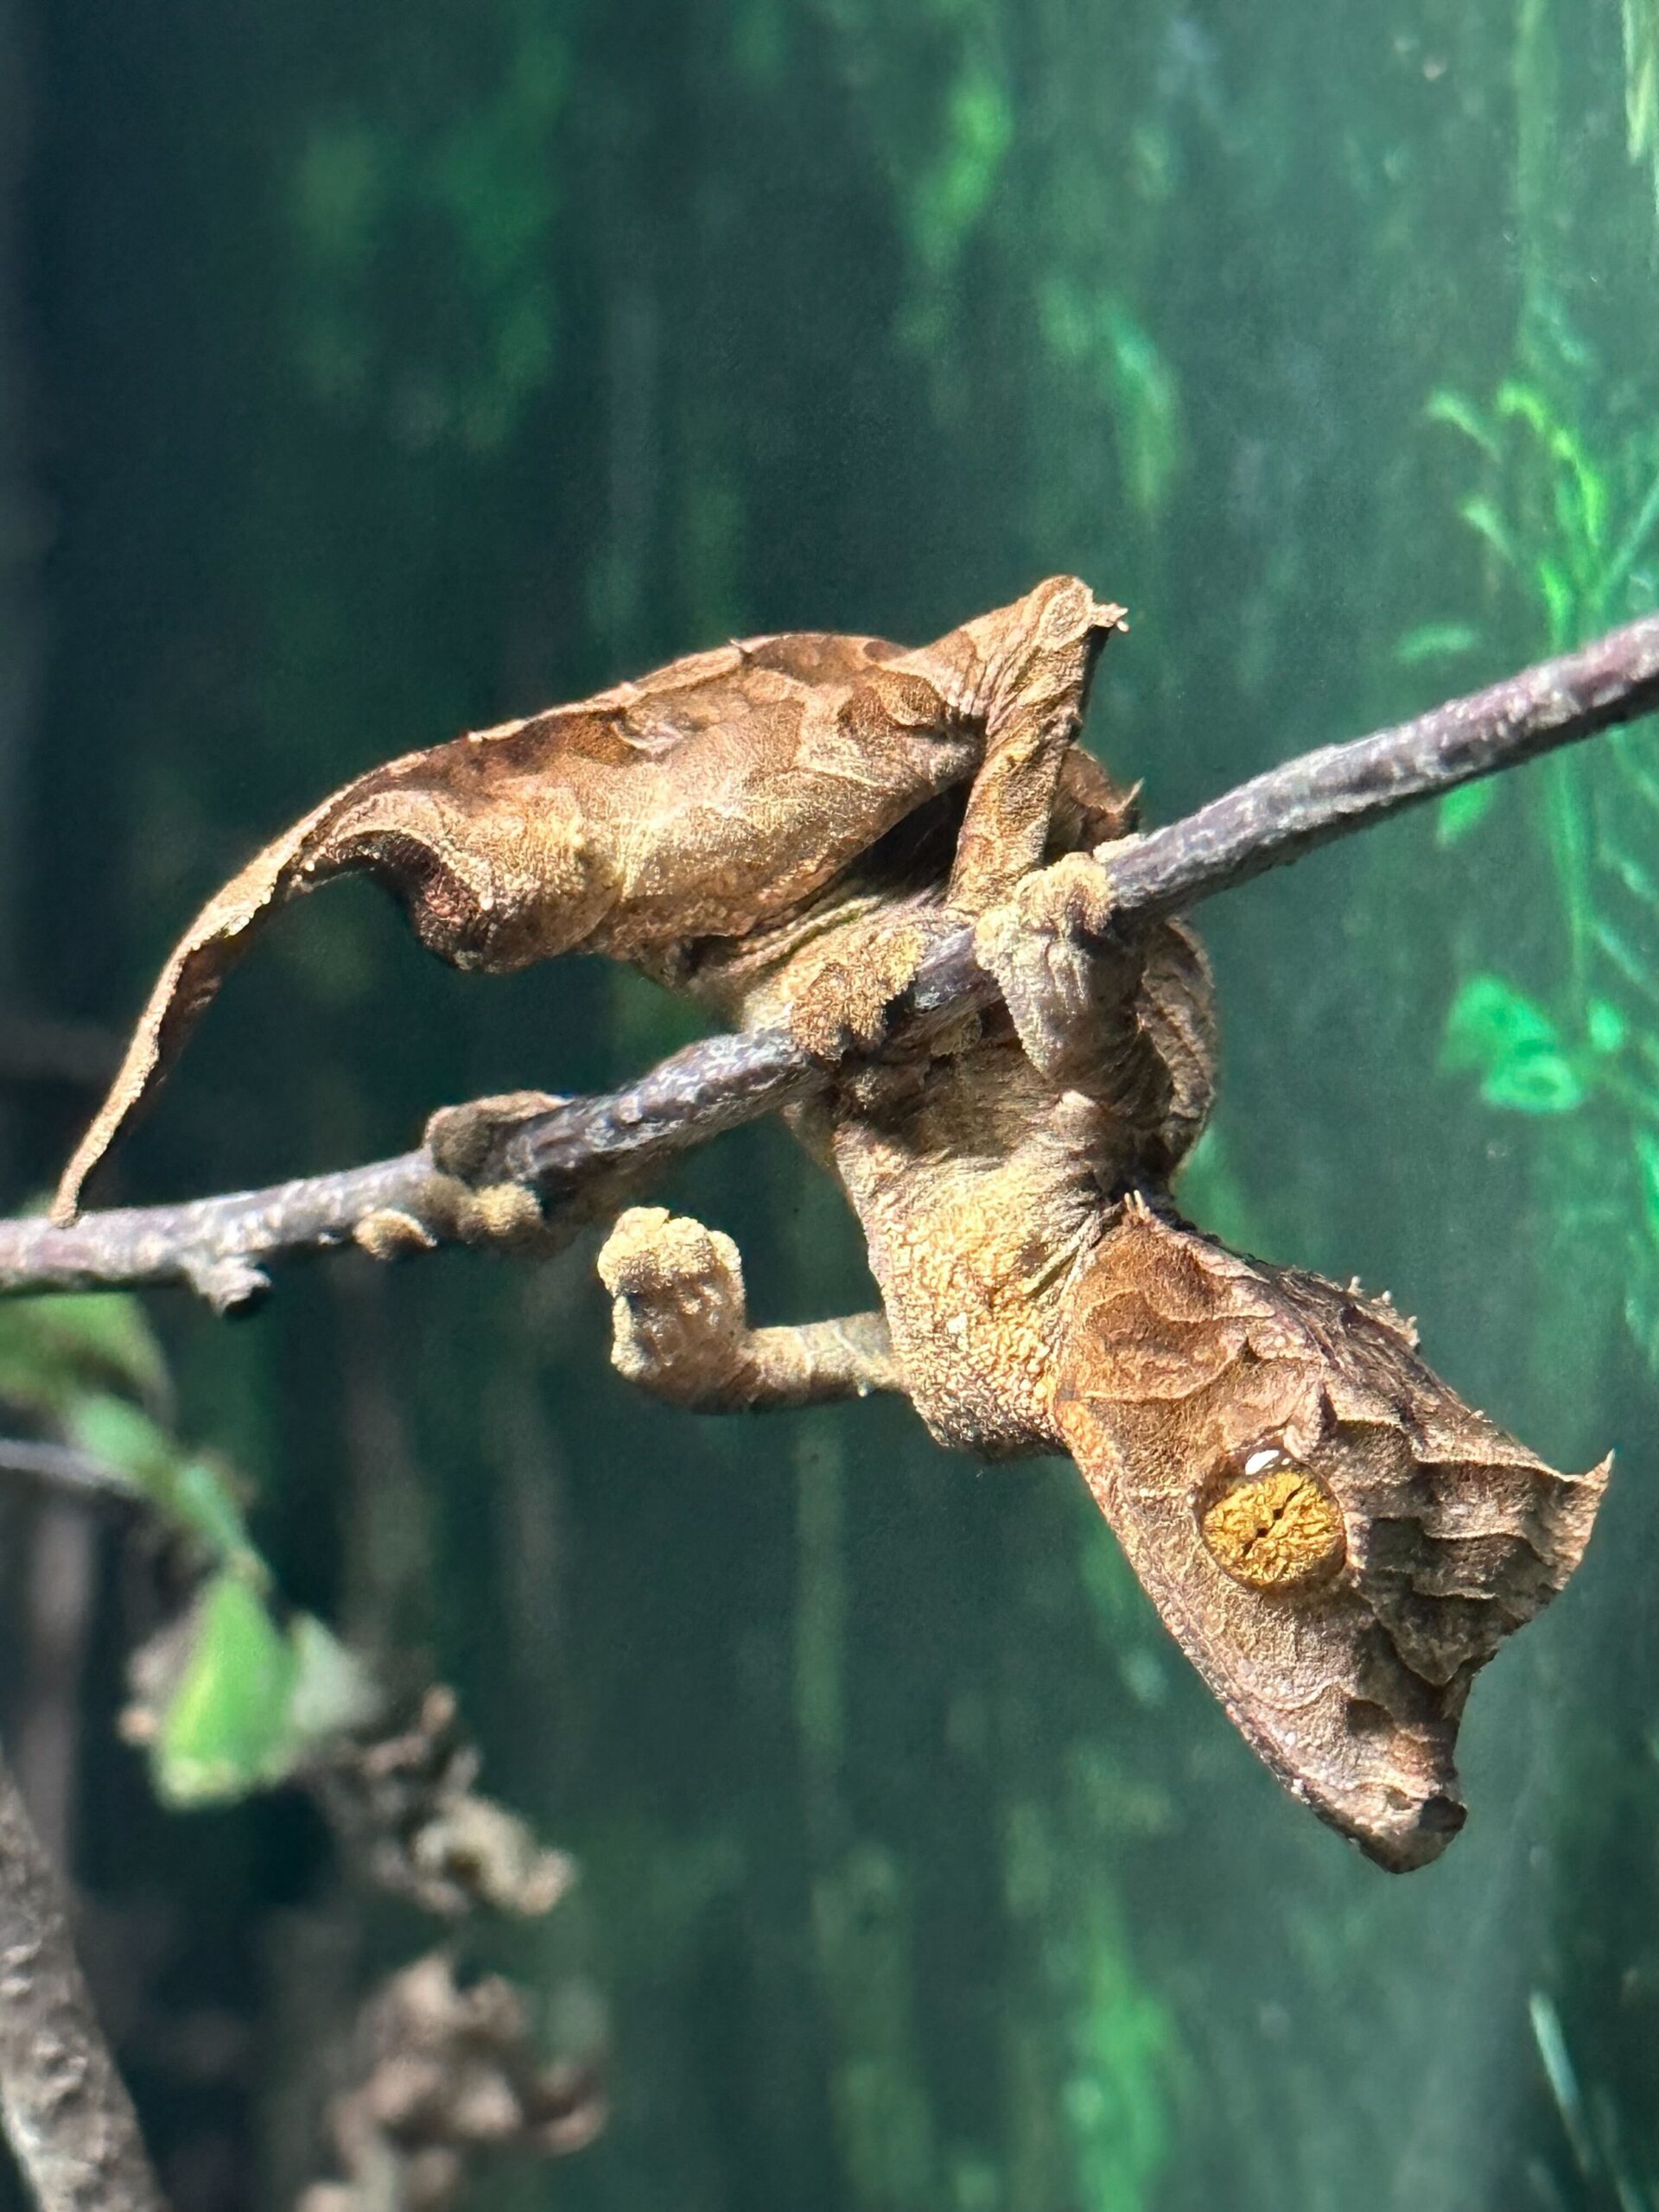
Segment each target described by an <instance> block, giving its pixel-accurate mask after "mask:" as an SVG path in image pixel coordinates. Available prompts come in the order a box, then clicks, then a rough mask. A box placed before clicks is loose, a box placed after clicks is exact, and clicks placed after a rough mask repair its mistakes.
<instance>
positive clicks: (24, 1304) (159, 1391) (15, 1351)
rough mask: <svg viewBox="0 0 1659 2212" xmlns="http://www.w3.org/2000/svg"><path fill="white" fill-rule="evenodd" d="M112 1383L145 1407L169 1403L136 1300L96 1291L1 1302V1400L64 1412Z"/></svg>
mask: <svg viewBox="0 0 1659 2212" xmlns="http://www.w3.org/2000/svg"><path fill="white" fill-rule="evenodd" d="M111 1383H112V1384H115V1385H117V1386H118V1387H119V1388H120V1389H124V1390H126V1391H127V1392H129V1393H130V1395H133V1396H134V1397H137V1398H139V1399H141V1400H143V1402H145V1403H146V1404H149V1405H160V1404H162V1403H164V1402H165V1401H166V1397H167V1388H168V1383H167V1367H166V1363H165V1362H164V1361H163V1359H162V1352H161V1347H160V1345H159V1344H157V1343H156V1338H155V1337H154V1336H153V1335H152V1334H151V1332H150V1329H149V1323H148V1322H147V1321H146V1320H145V1319H144V1317H143V1312H142V1310H141V1309H140V1307H139V1306H138V1303H137V1300H136V1299H131V1298H127V1297H124V1296H122V1295H120V1294H118V1293H115V1292H104V1291H99V1292H95V1293H90V1294H87V1295H86V1296H85V1297H81V1298H30V1299H17V1300H12V1301H9V1302H8V1303H7V1304H6V1305H5V1306H3V1307H0V1398H4V1399H6V1400H8V1401H9V1402H11V1403H12V1404H14V1405H22V1406H29V1407H31V1408H35V1409H37V1410H39V1411H41V1412H42V1413H50V1414H61V1413H63V1412H64V1411H65V1410H66V1409H67V1408H68V1407H69V1405H71V1404H72V1403H73V1400H74V1399H75V1398H76V1396H77V1395H79V1393H80V1392H81V1391H83V1390H85V1389H88V1388H89V1387H91V1386H92V1385H95V1384H104V1385H106V1386H107V1385H109V1384H111Z"/></svg>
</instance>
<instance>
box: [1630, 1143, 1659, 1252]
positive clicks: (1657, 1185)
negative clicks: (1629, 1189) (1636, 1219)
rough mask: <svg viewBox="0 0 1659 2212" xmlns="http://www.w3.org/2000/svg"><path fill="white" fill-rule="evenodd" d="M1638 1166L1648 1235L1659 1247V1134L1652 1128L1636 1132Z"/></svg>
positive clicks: (1657, 1247) (1656, 1246) (1658, 1247)
mask: <svg viewBox="0 0 1659 2212" xmlns="http://www.w3.org/2000/svg"><path fill="white" fill-rule="evenodd" d="M1635 1144H1636V1168H1637V1176H1638V1178H1639V1179H1640V1181H1641V1185H1642V1211H1643V1215H1644V1217H1645V1218H1646V1220H1647V1224H1648V1235H1649V1237H1651V1239H1652V1240H1653V1243H1654V1246H1655V1248H1656V1249H1659V1136H1655V1135H1654V1134H1653V1132H1652V1130H1651V1129H1638V1130H1637V1132H1636V1138H1635Z"/></svg>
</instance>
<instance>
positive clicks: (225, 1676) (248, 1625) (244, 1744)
mask: <svg viewBox="0 0 1659 2212" xmlns="http://www.w3.org/2000/svg"><path fill="white" fill-rule="evenodd" d="M190 1625H191V1630H192V1633H191V1637H190V1642H189V1649H188V1655H187V1656H186V1658H185V1660H184V1663H183V1667H182V1669H181V1674H180V1675H179V1679H178V1681H177V1684H176V1687H175V1689H174V1691H173V1694H172V1696H171V1697H170V1698H169V1699H168V1704H167V1707H166V1710H165V1711H164V1712H163V1713H162V1718H161V1725H160V1727H159V1729H158V1731H157V1733H156V1742H155V1745H154V1748H153V1750H152V1752H151V1770H152V1774H153V1777H154V1780H155V1784H156V1795H157V1796H159V1797H160V1798H161V1799H162V1802H163V1803H165V1804H168V1805H175V1806H181V1807H183V1806H189V1805H207V1804H213V1803H224V1802H227V1801H229V1800H232V1799H235V1798H238V1797H242V1796H246V1795H247V1793H248V1792H249V1791H250V1790H251V1789H257V1788H258V1787H259V1786H260V1785H261V1784H262V1783H266V1782H269V1781H271V1780H273V1779H275V1778H277V1777H279V1776H280V1775H281V1774H282V1773H283V1772H284V1771H286V1766H287V1763H288V1762H287V1757H286V1753H287V1745H288V1742H289V1707H290V1704H291V1700H292V1696H293V1690H294V1684H295V1680H296V1674H297V1671H298V1665H297V1662H296V1657H295V1653H294V1649H293V1646H292V1645H291V1643H289V1640H288V1638H287V1637H284V1636H283V1633H282V1631H281V1630H280V1629H279V1628H278V1627H277V1624H276V1622H275V1621H274V1620H272V1618H271V1617H270V1612H269V1611H267V1610H266V1607H265V1604H264V1599H262V1598H261V1597H260V1596H259V1594H258V1592H257V1591H256V1590H253V1589H251V1587H250V1586H249V1585H248V1583H247V1582H246V1581H245V1579H244V1578H243V1577H242V1576H241V1575H240V1574H238V1573H236V1572H235V1571H234V1570H232V1569H226V1571H224V1572H223V1573H219V1574H217V1575H215V1576H214V1577H213V1580H212V1581H211V1582H209V1583H208V1584H207V1587H206V1588H205V1589H204V1590H203V1591H202V1592H201V1594H200V1597H199V1598H198V1599H197V1600H196V1603H195V1606H194V1611H193V1616H192V1620H191V1624H190Z"/></svg>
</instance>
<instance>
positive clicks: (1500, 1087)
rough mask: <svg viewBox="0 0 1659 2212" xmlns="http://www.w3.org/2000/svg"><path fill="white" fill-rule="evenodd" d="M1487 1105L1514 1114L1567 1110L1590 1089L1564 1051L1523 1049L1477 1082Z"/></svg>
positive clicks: (1563, 1111)
mask: <svg viewBox="0 0 1659 2212" xmlns="http://www.w3.org/2000/svg"><path fill="white" fill-rule="evenodd" d="M1480 1095H1481V1096H1482V1097H1483V1098H1484V1100H1485V1101H1486V1103H1487V1104H1488V1105H1489V1106H1502V1107H1506V1108H1507V1109H1509V1110H1510V1112H1512V1113H1516V1114H1570V1113H1572V1112H1573V1109H1575V1108H1576V1107H1580V1106H1582V1105H1583V1103H1584V1102H1585V1100H1586V1097H1587V1096H1589V1092H1588V1090H1587V1089H1586V1084H1585V1081H1584V1077H1582V1076H1581V1075H1580V1072H1579V1071H1578V1069H1577V1067H1576V1066H1575V1065H1573V1062H1572V1061H1571V1060H1570V1059H1568V1058H1567V1055H1566V1053H1564V1052H1523V1053H1521V1054H1519V1055H1518V1056H1517V1057H1516V1058H1515V1059H1513V1060H1510V1061H1506V1062H1505V1063H1504V1065H1503V1066H1502V1067H1498V1068H1494V1069H1493V1071H1492V1072H1491V1074H1490V1075H1489V1076H1488V1077H1486V1079H1485V1080H1484V1083H1483V1084H1481V1086H1480Z"/></svg>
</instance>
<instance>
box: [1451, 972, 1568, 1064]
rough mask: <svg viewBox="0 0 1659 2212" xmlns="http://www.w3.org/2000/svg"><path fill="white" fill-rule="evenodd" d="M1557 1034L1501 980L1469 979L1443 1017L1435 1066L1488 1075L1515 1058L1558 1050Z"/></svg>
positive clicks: (1541, 1011)
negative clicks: (1443, 1037)
mask: <svg viewBox="0 0 1659 2212" xmlns="http://www.w3.org/2000/svg"><path fill="white" fill-rule="evenodd" d="M1560 1049H1561V1033H1560V1030H1559V1029H1558V1028H1557V1027H1556V1026H1555V1024H1554V1021H1552V1020H1550V1017H1549V1016H1548V1014H1546V1013H1545V1011H1544V1009H1543V1007H1541V1006H1540V1005H1539V1004H1538V1003H1537V1001H1535V1000H1534V999H1529V997H1528V996H1527V995H1526V993H1525V992H1524V991H1518V990H1516V988H1515V986H1514V984H1513V983H1506V982H1504V980H1503V977H1502V976H1493V975H1488V974H1483V975H1478V976H1470V977H1469V978H1468V979H1467V981H1466V982H1465V983H1464V985H1463V987H1462V988H1461V989H1460V990H1459V993H1458V995H1457V996H1456V998H1455V999H1453V1001H1452V1008H1451V1011H1450V1013H1449V1014H1447V1015H1446V1041H1445V1043H1444V1044H1443V1046H1441V1048H1440V1065H1441V1066H1442V1067H1443V1068H1445V1069H1446V1070H1447V1071H1448V1072H1450V1073H1452V1074H1459V1073H1465V1072H1474V1073H1478V1074H1480V1075H1486V1074H1489V1073H1490V1072H1491V1070H1492V1069H1494V1068H1496V1067H1498V1066H1501V1065H1503V1063H1504V1062H1505V1061H1507V1060H1510V1059H1512V1058H1515V1057H1516V1055H1517V1054H1521V1053H1525V1052H1559V1051H1560Z"/></svg>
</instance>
